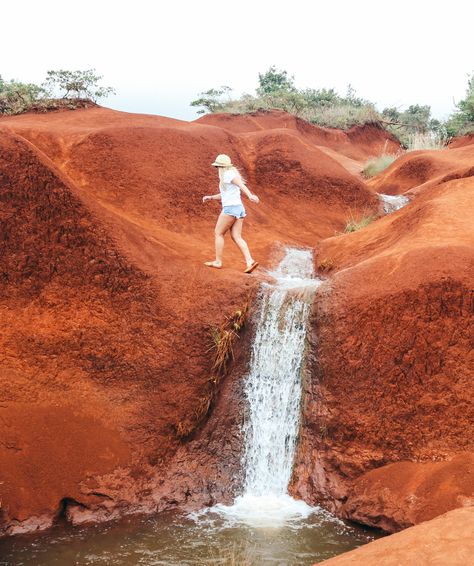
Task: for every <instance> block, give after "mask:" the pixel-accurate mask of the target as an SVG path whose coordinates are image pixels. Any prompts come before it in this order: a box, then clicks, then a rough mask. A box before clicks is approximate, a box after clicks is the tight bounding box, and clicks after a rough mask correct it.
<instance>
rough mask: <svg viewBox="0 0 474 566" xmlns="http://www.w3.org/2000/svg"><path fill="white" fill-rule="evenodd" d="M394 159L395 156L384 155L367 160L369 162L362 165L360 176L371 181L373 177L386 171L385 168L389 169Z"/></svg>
mask: <svg viewBox="0 0 474 566" xmlns="http://www.w3.org/2000/svg"><path fill="white" fill-rule="evenodd" d="M396 158H397V156H396V155H393V154H390V153H384V154H382V155H380V156H379V157H375V158H373V159H369V161H367V163H366V164H365V165H364V168H363V169H362V175H363V176H364V177H365V178H366V179H371V178H372V177H375V175H378V174H379V173H381V172H382V171H384V170H385V169H387V167H389V166H390V165H391V164H392V163H393V162H394V161H395V159H396Z"/></svg>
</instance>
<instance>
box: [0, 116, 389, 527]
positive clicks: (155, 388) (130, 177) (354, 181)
mask: <svg viewBox="0 0 474 566" xmlns="http://www.w3.org/2000/svg"><path fill="white" fill-rule="evenodd" d="M245 120H246V118H233V119H232V124H233V128H232V131H231V130H229V129H228V128H223V127H221V126H220V125H211V124H206V121H205V120H199V121H197V122H194V123H187V122H181V121H178V120H172V119H167V118H161V117H157V116H143V115H132V114H126V113H121V112H115V111H112V110H107V109H102V108H93V109H87V110H77V111H74V112H61V113H52V114H47V115H24V116H19V117H15V118H3V119H1V120H0V146H1V148H0V190H1V213H0V214H1V234H2V260H1V267H2V279H1V289H0V302H1V305H0V306H1V309H2V310H1V312H2V317H1V321H0V325H1V346H2V364H1V381H2V389H1V399H0V402H1V404H0V417H1V418H0V426H1V428H2V430H1V433H0V435H1V436H0V437H1V438H2V442H1V443H0V469H1V474H2V483H1V484H0V492H1V501H2V507H1V514H2V515H1V517H2V520H1V524H2V529H3V531H4V532H9V533H14V532H19V531H21V530H28V529H31V528H35V527H36V526H47V525H48V524H51V522H52V521H53V519H54V517H55V516H56V515H57V514H61V513H62V514H65V515H67V516H69V517H70V518H73V519H74V518H75V519H76V520H80V519H81V517H82V518H88V517H89V518H91V517H93V516H95V517H99V518H100V517H111V516H114V514H115V513H116V512H117V510H119V511H120V512H125V511H126V510H127V509H129V510H130V509H132V508H133V509H140V508H142V509H144V510H150V509H153V508H157V507H158V508H161V507H163V506H166V505H167V502H170V501H171V502H172V501H174V500H176V501H178V500H179V501H183V500H187V499H192V497H191V496H190V494H191V493H194V495H193V497H194V496H195V498H197V499H199V497H201V499H206V498H209V497H211V498H212V497H213V496H212V493H222V492H225V493H231V490H230V488H229V487H227V480H228V477H229V476H228V475H226V476H225V477H224V476H222V477H221V476H219V473H220V472H218V471H212V470H214V468H212V466H211V464H209V463H208V461H209V462H210V461H214V460H216V453H219V451H221V452H222V449H221V448H217V444H216V448H214V449H213V450H211V452H212V454H211V455H209V456H206V454H207V452H206V449H205V448H203V449H202V450H200V455H199V456H196V453H197V452H199V449H198V448H196V446H199V445H200V444H199V443H200V442H201V444H202V443H204V445H205V446H207V445H210V444H212V443H210V441H208V440H202V441H200V440H199V438H198V439H196V440H194V441H193V442H194V444H193V443H191V444H190V443H189V441H183V438H182V437H183V431H184V434H188V435H191V436H192V431H193V430H194V429H195V428H196V427H198V426H199V423H200V422H201V421H202V419H203V417H204V416H205V414H206V411H207V406H208V404H209V400H210V399H211V397H212V394H213V385H212V383H211V381H210V377H211V366H212V362H213V353H212V351H210V336H209V326H213V325H216V326H217V325H220V324H221V323H223V322H224V321H225V318H226V317H227V316H229V315H231V314H232V313H233V312H234V311H236V310H238V309H241V308H242V307H243V306H245V304H247V303H248V302H249V301H252V296H253V293H254V292H255V289H256V288H257V286H258V284H259V277H260V275H259V274H258V273H257V274H256V275H253V276H250V277H249V276H246V275H244V274H243V273H242V268H243V264H242V260H241V258H240V256H239V254H238V253H237V251H236V250H235V249H234V246H232V245H231V244H230V242H229V244H228V248H227V251H226V262H227V263H226V268H225V269H223V270H221V271H215V270H212V271H211V270H209V269H208V268H206V267H204V266H203V262H204V261H205V260H207V259H209V258H211V257H212V254H213V226H214V223H215V219H216V216H217V213H218V207H217V206H213V205H212V204H207V205H206V206H204V205H203V204H202V203H201V198H202V196H203V195H204V194H212V193H215V192H217V183H216V172H215V170H214V168H212V167H211V166H210V163H212V161H213V159H214V158H215V156H216V155H217V154H218V153H221V152H226V153H228V154H230V155H231V156H232V158H233V159H234V161H235V162H236V163H237V164H239V165H240V166H241V168H242V172H243V173H244V175H245V176H246V178H247V180H248V183H249V186H250V187H251V188H252V189H253V190H254V191H255V192H256V193H257V194H259V196H260V198H261V200H262V204H261V205H260V206H256V205H252V204H251V203H247V209H248V212H249V215H248V220H247V221H246V232H247V234H248V237H249V243H250V244H251V247H252V250H253V253H254V256H255V257H257V258H258V259H259V260H260V262H261V263H262V264H263V265H264V266H265V265H271V264H272V263H273V262H274V257H277V256H278V254H279V253H280V250H279V242H280V243H281V245H283V244H295V245H304V246H313V245H314V244H315V243H316V242H317V241H318V240H320V239H321V238H325V237H328V236H331V235H333V234H334V232H335V230H341V229H342V227H343V226H344V223H345V219H346V217H347V215H348V211H349V209H351V210H356V211H357V210H362V209H365V208H366V207H375V206H376V199H375V197H374V195H373V194H372V193H371V192H370V191H369V190H367V189H366V188H365V187H364V185H363V183H362V182H361V181H360V179H359V178H357V177H356V176H354V175H351V174H349V173H348V171H347V170H346V169H345V168H344V167H343V166H341V165H340V163H338V162H337V161H335V160H334V159H332V158H331V157H329V156H328V155H326V154H325V153H324V152H322V151H321V149H320V148H319V146H321V144H327V145H328V146H331V143H334V147H338V146H337V144H343V145H344V147H345V148H346V149H347V150H348V151H350V148H351V147H352V148H353V151H354V152H355V153H356V154H359V153H361V152H369V153H370V152H371V151H375V150H376V148H377V147H379V146H380V147H382V146H383V144H384V143H385V139H386V135H385V134H384V133H383V132H382V131H380V130H377V129H371V128H367V129H366V132H367V147H364V145H363V143H360V142H359V141H358V143H357V145H351V141H350V139H349V137H348V136H346V135H345V134H342V133H333V132H329V131H326V130H321V131H320V130H318V129H317V128H312V127H309V126H307V125H305V126H304V127H305V131H304V132H299V131H298V130H297V129H295V128H294V127H291V128H289V127H286V126H285V124H284V123H283V122H282V113H275V115H273V114H264V115H261V116H259V115H257V116H254V117H253V118H252V120H253V121H256V122H257V123H259V127H258V128H257V129H256V131H247V130H245V131H242V127H241V122H242V121H244V122H245ZM300 125H301V124H300ZM360 137H361V139H363V137H364V134H363V132H361V134H360ZM341 140H342V141H341ZM315 141H317V143H318V147H317V146H316V145H315ZM336 141H337V143H336ZM377 144H378V146H377ZM275 254H276V255H275ZM244 343H245V340H244V339H243V338H242V340H241V341H240V344H244ZM237 348H238V346H237ZM246 351H248V347H247V348H246V349H244V350H243V354H245V352H246ZM242 363H243V364H244V362H242ZM244 365H245V364H244ZM244 371H245V370H244V367H243V366H242V369H241V371H240V375H239V376H237V377H236V380H237V381H238V377H240V376H241V375H242V374H243V373H244ZM237 385H238V383H237ZM236 387H237V386H236ZM231 389H232V388H231ZM234 389H235V388H234ZM237 389H238V387H237ZM222 395H223V398H225V394H224V393H222ZM229 395H230V394H229ZM238 398H239V396H238V394H237V393H234V394H233V398H232V395H231V396H230V398H229V401H228V405H229V407H232V408H234V409H235V411H236V412H235V413H234V414H233V417H231V418H237V417H238V416H239V412H238V411H237V405H236V400H237V399H238ZM221 405H222V403H221ZM224 405H225V404H224ZM218 415H219V411H217V412H216V417H215V418H219V416H218ZM237 428H238V427H237ZM204 434H207V433H204ZM209 434H210V433H209ZM235 434H237V433H235ZM214 436H215V434H214ZM205 439H207V436H205ZM218 441H222V437H219V436H218V437H217V438H216V440H215V441H214V442H215V443H217V442H218ZM183 442H184V444H183ZM196 442H197V444H196ZM180 447H181V448H180ZM183 447H185V448H186V450H188V449H189V450H191V451H194V454H195V455H194V456H193V457H192V458H191V457H190V458H188V461H187V462H186V463H185V464H183V465H180V466H178V467H177V468H176V469H177V472H176V474H177V475H176V476H173V473H171V474H170V462H171V459H172V457H173V456H174V455H175V454H176V451H177V449H178V448H179V449H180V451H179V453H178V455H177V456H176V461H177V462H178V461H179V462H181V460H179V458H185V459H186V457H185V456H179V454H181V452H182V451H183ZM228 452H230V451H228ZM233 453H234V454H236V456H234V460H235V461H236V462H238V453H239V447H235V446H234V449H233ZM229 458H230V456H229ZM191 460H192V462H191ZM196 462H199V463H200V464H199V465H200V466H201V468H200V469H201V472H200V477H201V476H202V477H203V478H204V477H207V476H208V475H209V474H210V475H211V476H212V477H214V476H213V474H214V475H215V474H217V477H214V479H212V481H211V480H209V482H207V483H208V484H209V483H210V484H212V485H213V486H214V487H212V486H211V487H209V488H202V491H203V494H202V495H199V493H198V492H199V490H200V489H201V488H198V487H196V486H198V485H201V484H203V482H204V483H205V481H204V480H202V479H200V477H199V478H198V477H197V476H198V475H199V474H198V473H194V472H192V470H193V469H194V468H193V466H195V465H196ZM206 465H207V466H208V467H210V468H212V470H211V471H209V470H207V469H205V468H206ZM216 465H217V464H216ZM185 467H187V468H188V469H187V470H186V469H185ZM217 468H219V466H218V465H217ZM186 474H187V475H188V476H190V477H191V479H188V480H186V482H187V486H188V487H186V488H183V490H181V492H180V493H178V492H179V488H178V483H179V481H178V479H177V477H178V476H179V477H182V476H186ZM165 476H166V477H168V483H167V484H166V485H167V486H168V487H167V488H166V489H167V490H168V492H167V493H165V491H166V489H164V488H162V485H163V478H164V477H165ZM170 477H171V478H173V477H174V479H175V481H174V491H176V493H177V495H176V496H172V495H170V493H169V491H170V487H169V485H170V484H169V481H171V480H170V479H169V478H170ZM206 481H207V480H206ZM192 482H194V483H195V485H194V486H190V485H189V484H191V483H192ZM163 489H164V491H163ZM151 494H154V495H153V496H152V495H151ZM209 494H211V495H209Z"/></svg>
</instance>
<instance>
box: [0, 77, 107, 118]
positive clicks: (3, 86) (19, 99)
mask: <svg viewBox="0 0 474 566" xmlns="http://www.w3.org/2000/svg"><path fill="white" fill-rule="evenodd" d="M101 79H102V77H101V76H98V75H96V74H95V71H94V69H89V70H86V71H66V70H60V71H48V73H47V78H46V80H45V82H44V83H43V84H42V85H41V86H39V85H37V84H34V83H22V82H19V81H16V80H10V81H6V80H4V79H3V78H2V77H0V114H10V115H11V114H22V113H23V112H29V111H36V112H47V111H48V110H58V109H61V108H67V109H74V108H79V107H84V106H86V107H87V106H88V105H89V106H90V105H92V104H93V103H94V102H95V101H97V100H98V99H100V98H104V97H106V96H109V95H110V94H113V93H114V92H115V91H114V89H113V88H112V87H108V86H107V87H105V86H102V85H100V84H99V82H100V80H101ZM88 103H89V104H88Z"/></svg>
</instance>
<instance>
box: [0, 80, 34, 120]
mask: <svg viewBox="0 0 474 566" xmlns="http://www.w3.org/2000/svg"><path fill="white" fill-rule="evenodd" d="M44 94H45V91H44V89H43V88H42V87H40V86H38V85H35V84H33V83H21V82H18V81H15V80H11V81H5V80H3V79H2V77H1V76H0V114H21V113H22V112H26V111H27V110H28V109H29V108H30V107H31V106H32V105H33V104H35V103H36V102H37V101H38V100H39V99H40V98H41V97H42V96H43V95H44Z"/></svg>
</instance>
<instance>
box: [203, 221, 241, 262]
mask: <svg viewBox="0 0 474 566" xmlns="http://www.w3.org/2000/svg"><path fill="white" fill-rule="evenodd" d="M234 222H235V218H234V217H233V216H229V215H228V214H224V213H223V212H221V213H220V214H219V218H218V219H217V223H216V227H215V229H214V234H215V245H216V259H215V261H207V262H206V265H207V266H209V267H221V266H222V252H223V251H224V235H225V233H226V232H227V231H228V230H229V229H230V228H231V226H232V225H233V224H234Z"/></svg>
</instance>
